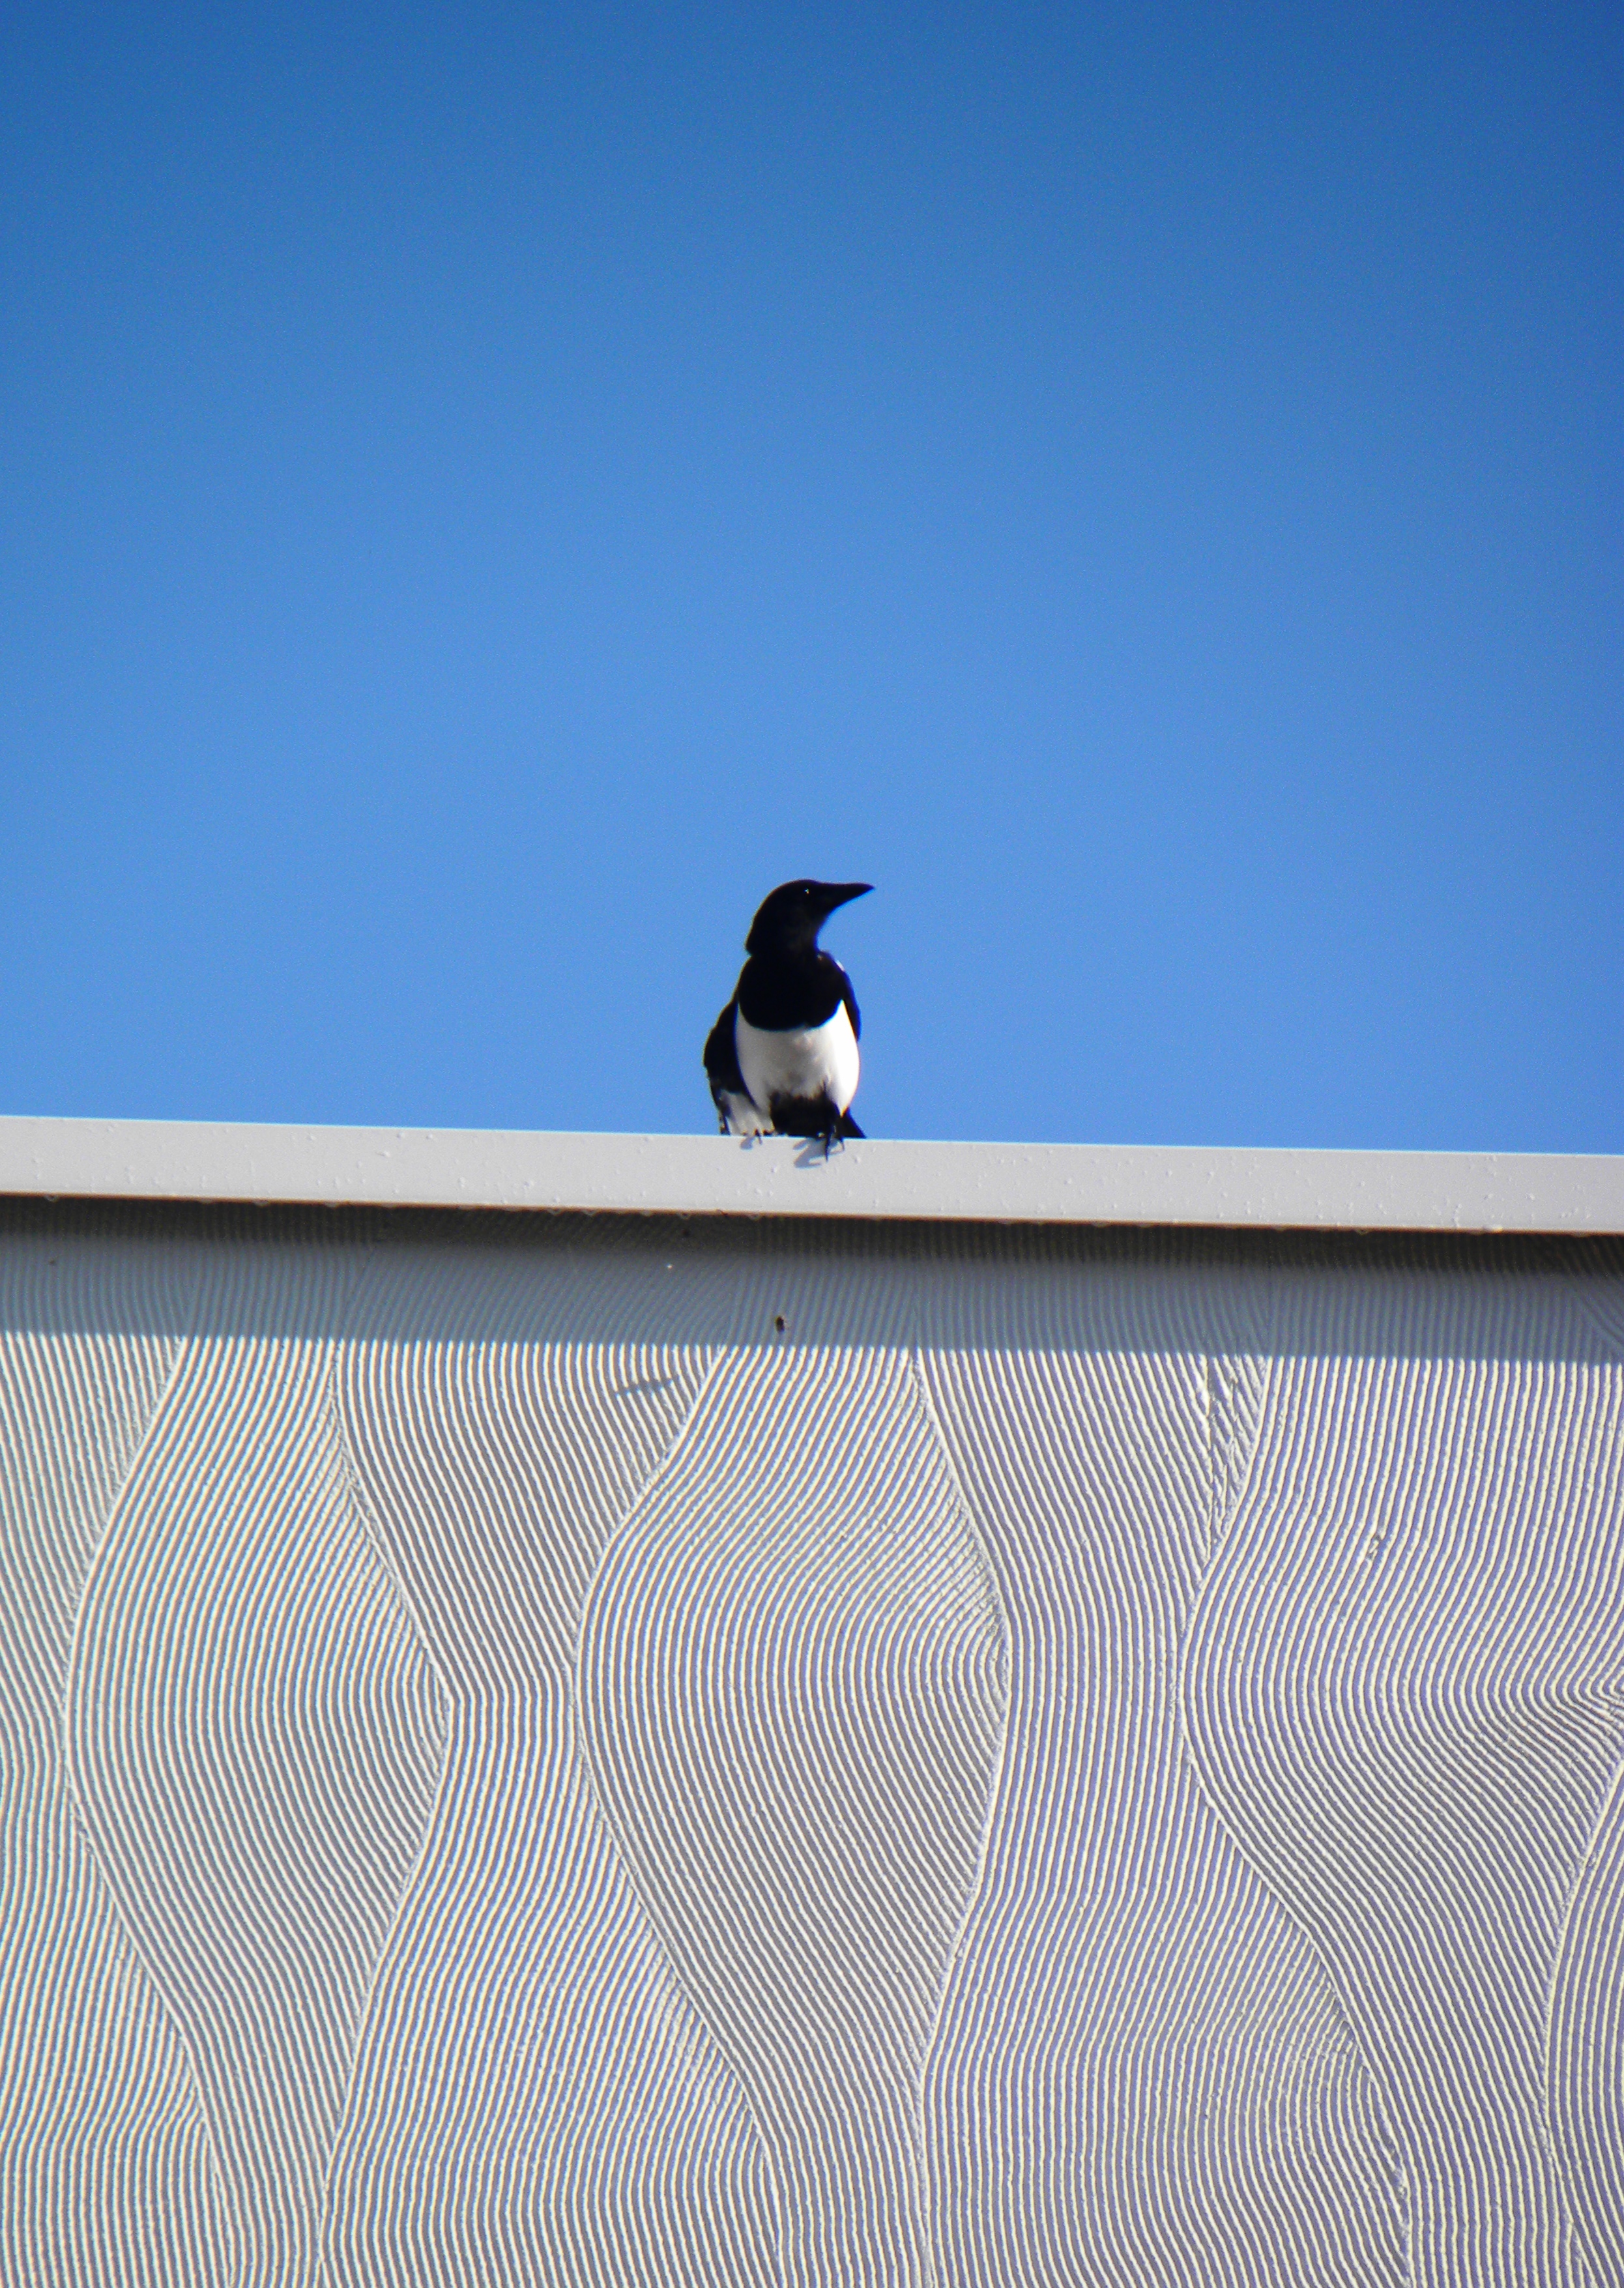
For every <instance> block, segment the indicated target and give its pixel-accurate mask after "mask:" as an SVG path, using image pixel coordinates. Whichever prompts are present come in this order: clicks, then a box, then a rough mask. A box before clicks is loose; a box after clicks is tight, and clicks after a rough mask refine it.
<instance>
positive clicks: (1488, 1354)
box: [0, 1204, 1624, 2288]
mask: <svg viewBox="0 0 1624 2288" xmlns="http://www.w3.org/2000/svg"><path fill="white" fill-rule="evenodd" d="M1621 1494H1624V1253H1621V1252H1620V1250H1619V1249H1618V1248H1617V1247H1616V1246H1612V1245H1610V1244H1608V1243H1564V1244H1561V1245H1558V1244H1556V1243H1540V1242H1535V1241H1520V1242H1509V1241H1508V1242H1501V1243H1496V1242H1492V1241H1480V1242H1473V1243H1456V1242H1446V1241H1432V1242H1420V1241H1416V1242H1402V1241H1385V1242H1377V1241H1358V1240H1355V1239H1352V1238H1348V1239H1345V1240H1340V1241H1338V1240H1323V1241H1306V1240H1292V1241H1288V1240H1286V1239H1283V1238H1273V1239H1271V1238H1270V1237H1268V1236H1267V1235H1238V1236H1235V1237H1232V1238H1230V1239H1228V1240H1224V1241H1219V1240H1216V1239H1213V1238H1210V1237H1203V1236H1201V1235H1186V1236H1184V1237H1182V1238H1174V1237H1170V1236H1166V1235H1162V1236H1158V1235H1154V1234H1143V1235H1131V1234H1119V1235H1115V1236H1109V1235H1092V1234H1089V1233H1087V1232H1076V1231H1073V1232H1071V1233H1046V1232H1044V1231H1042V1230H1031V1231H1027V1232H1025V1233H1008V1232H1005V1233H999V1232H997V1231H988V1230H982V1231H980V1232H973V1231H967V1230H964V1229H962V1228H953V1227H948V1228H942V1229H935V1230H921V1229H918V1228H911V1227H901V1226H875V1227H836V1228H832V1227H828V1226H824V1227H804V1226H799V1225H795V1224H778V1225H776V1226H764V1225H762V1226H752V1225H749V1224H744V1223H735V1224H727V1225H717V1224H705V1223H700V1222H695V1223H690V1224H688V1225H683V1224H681V1223H677V1222H674V1221H658V1220H639V1219H616V1218H611V1219H601V1220H593V1219H585V1218H564V1219H557V1220H549V1219H532V1218H510V1219H502V1218H498V1217H491V1218H482V1217H463V1218H458V1217H453V1216H433V1215H401V1216H394V1217H391V1216H388V1215H384V1214H377V1215H371V1216H366V1215H358V1214H357V1215H352V1214H333V1213H326V1212H321V1211H312V1212H275V1213H268V1214H267V1213H259V1214H256V1213H254V1212H250V1211H240V1212H238V1211H223V1210H222V1211H196V1212H187V1211H181V1210H173V1211H171V1210H162V1209H137V1208H127V1209H120V1208H118V1207H115V1206H108V1207H106V1208H100V1209H96V1208H68V1207H63V1208H58V1209H51V1208H48V1207H45V1206H44V1205H43V1204H41V1205H38V1206H28V1205H12V1206H11V1207H9V1208H7V1209H6V1210H5V1211H4V1230H3V1232H0V1503H3V1505H4V1540H3V1545H0V1546H3V1555H4V1568H5V1594H4V1602H3V1605H0V1629H3V1631H4V1648H3V1653H0V1731H3V1736H4V1759H5V1768H4V1779H5V1785H4V1815H5V1833H4V1852H5V1859H4V1893H3V1895H0V1913H3V1914H4V1965H5V1971H6V1976H5V1983H4V2054H3V2055H0V2083H3V2087H0V2276H4V2280H6V2281H7V2282H13V2281H14V2282H18V2283H22V2282H28V2283H35V2282H40V2283H45V2282H51V2283H55V2282H61V2283H64V2284H69V2283H70V2284H73V2288H81V2284H87V2288H88V2284H100V2283H108V2284H112V2283H115V2282H116V2283H119V2284H137V2283H159V2282H163V2283H171V2282H173V2283H198V2284H204V2283H207V2284H211V2288H212V2284H217V2283H218V2284H233V2288H238V2284H242V2288H247V2284H254V2288H259V2284H266V2288H270V2284H276V2288H284V2284H297V2283H306V2282H310V2283H314V2282H318V2281H319V2282H322V2283H323V2284H330V2288H340V2284H343V2288H352V2284H353V2288H361V2284H363V2283H367V2284H374V2283H375V2284H379V2288H382V2284H386V2283H387V2284H391V2288H395V2284H400V2283H406V2282H409V2283H412V2284H418V2283H423V2284H431V2288H432V2284H439V2283H447V2284H451V2283H456V2284H465V2283H466V2284H475V2283H477V2284H493V2288H506V2284H519V2283H526V2284H529V2283H559V2284H564V2283H569V2284H577V2283H594V2284H604V2288H609V2284H621V2283H627V2284H638V2283H657V2282H659V2283H664V2282H670V2283H694V2284H699V2283H705V2284H712V2283H713V2284H717V2288H768V2284H775V2288H802V2284H807V2288H810V2284H814V2283H816V2284H820V2288H823V2284H827V2288H848V2284H871V2283H872V2284H874V2288H881V2284H883V2288H972V2284H985V2288H1049V2284H1055V2288H1059V2284H1066V2288H1072V2284H1076V2288H1095V2284H1098V2288H1160V2284H1167V2288H1175V2284H1176V2288H1185V2284H1189V2288H1216V2284H1223V2288H1229V2284H1252V2283H1258V2284H1262V2283H1280V2284H1288V2283H1289V2284H1318V2283H1325V2284H1330V2283H1345V2284H1349V2288H1383V2284H1388V2283H1391V2284H1394V2288H1397V2284H1400V2283H1414V2284H1428V2288H1433V2284H1437V2288H1443V2284H1460V2288H1488V2284H1496V2288H1497V2284H1502V2283H1503V2284H1508V2288H1509V2284H1512V2283H1528V2284H1540V2288H1547V2284H1548V2288H1567V2284H1573V2288H1580V2284H1586V2288H1603V2284H1606V2283H1610V2282H1615V2281H1619V2280H1620V2279H1624V1690H1621V1686H1624V1533H1621V1531H1620V1526H1621V1524H1624V1514H1621Z"/></svg>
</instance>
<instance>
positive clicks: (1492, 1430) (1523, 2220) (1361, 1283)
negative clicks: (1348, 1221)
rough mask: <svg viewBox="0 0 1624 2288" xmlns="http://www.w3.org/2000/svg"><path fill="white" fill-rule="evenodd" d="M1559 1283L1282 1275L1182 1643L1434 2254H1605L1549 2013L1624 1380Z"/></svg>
mask: <svg viewBox="0 0 1624 2288" xmlns="http://www.w3.org/2000/svg"><path fill="white" fill-rule="evenodd" d="M1546 1284H1547V1285H1549V1284H1550V1283H1546ZM1533 1286H1534V1283H1533V1282H1532V1281H1530V1280H1527V1279H1516V1278H1504V1277H1502V1278H1498V1279H1496V1278H1488V1277H1477V1278H1473V1277H1470V1276H1456V1277H1454V1278H1452V1279H1441V1278H1439V1277H1437V1276H1436V1275H1433V1276H1429V1275H1426V1273H1425V1272H1424V1271H1418V1270H1399V1269H1395V1270H1391V1271H1389V1272H1387V1273H1385V1274H1373V1273H1371V1272H1364V1273H1361V1274H1356V1275H1349V1274H1346V1273H1344V1274H1341V1275H1337V1274H1333V1273H1329V1272H1322V1273H1319V1274H1318V1275H1313V1276H1307V1275H1293V1276H1284V1277H1282V1279H1281V1281H1280V1293H1279V1314H1280V1335H1281V1343H1280V1348H1281V1351H1282V1353H1283V1355H1282V1356H1280V1357H1279V1358H1278V1360H1277V1362H1276V1365H1275V1367H1274V1370H1273V1372H1272V1375H1271V1378H1270V1389H1269V1393H1268V1396H1267V1400H1266V1402H1265V1407H1264V1415H1263V1422H1262V1435H1261V1440H1260V1447H1259V1452H1258V1455H1257V1458H1256V1460H1255V1462H1254V1467H1253V1471H1252V1474H1251V1478H1250V1482H1249V1486H1248V1490H1247V1494H1246V1500H1245V1502H1244V1503H1243V1505H1242V1509H1241V1513H1240V1514H1239V1515H1238V1518H1237V1519H1236V1521H1235V1523H1234V1525H1233V1527H1232V1528H1231V1529H1230V1534H1229V1536H1228V1537H1227V1538H1226V1540H1225V1543H1224V1545H1223V1548H1222V1552H1221V1553H1220V1555H1219V1558H1218V1560H1217V1562H1216V1564H1215V1566H1214V1572H1213V1575H1212V1577H1211V1578H1210V1580H1209V1582H1208V1584H1207V1585H1206V1591H1205V1593H1204V1595H1203V1599H1202V1603H1201V1608H1200V1610H1199V1611H1198V1614H1197V1616H1196V1618H1195V1621H1194V1625H1193V1628H1192V1633H1191V1643H1190V1656H1189V1660H1188V1664H1187V1667H1186V1672H1185V1678H1186V1690H1185V1715H1186V1720H1187V1723H1188V1727H1189V1735H1190V1742H1191V1745H1192V1748H1193V1750H1194V1753H1195V1757H1196V1760H1197V1764H1198V1768H1199V1770H1200V1773H1201V1776H1202V1780H1203V1783H1204V1784H1205V1785H1206V1789H1207V1790H1208V1791H1209V1792H1210V1793H1211V1795H1212V1797H1213V1799H1214V1801H1215V1802H1216V1803H1217V1804H1218V1805H1219V1806H1220V1807H1221V1808H1222V1813H1223V1815H1224V1818H1225V1820H1226V1822H1227V1823H1228V1824H1229V1825H1230V1829H1231V1831H1233V1832H1234V1833H1235V1834H1236V1836H1237V1837H1238V1839H1239V1840H1240V1842H1241V1844H1242V1847H1244V1848H1245V1849H1246V1851H1247V1852H1248V1854H1249V1855H1250V1856H1251V1857H1252V1858H1253V1859H1254V1862H1255V1863H1256V1864H1257V1865H1258V1866H1259V1867H1260V1868H1261V1869H1262V1871H1263V1872H1264V1874H1265V1875H1266V1876H1267V1877H1268V1879H1270V1882H1271V1883H1272V1884H1273V1886H1274V1887H1275V1888H1276V1890H1277V1891H1278V1895H1280V1896H1281V1898H1282V1899H1284V1900H1285V1901H1286V1903H1287V1904H1288V1906H1289V1907H1290V1908H1291V1910H1292V1911H1293V1913H1294V1915H1295V1917H1296V1918H1297V1919H1299V1921H1300V1922H1301V1923H1302V1926H1303V1927H1304V1928H1305V1929H1306V1930H1307V1931H1308V1932H1309V1933H1310V1936H1311V1938H1312V1940H1313V1942H1314V1944H1315V1946H1316V1949H1317V1950H1318V1953H1319V1954H1320V1956H1321V1958H1323V1959H1324V1961H1325V1963H1326V1965H1327V1966H1328V1967H1329V1969H1330V1971H1331V1974H1332V1976H1333V1979H1334V1981H1335V1983H1336V1988H1337V1991H1338V1993H1339V1995H1340V1997H1341V2000H1342V2003H1343V2006H1344V2007H1345V2008H1346V2010H1347V2012H1348V2015H1349V2021H1350V2022H1351V2023H1352V2026H1353V2028H1354V2030H1355V2034H1356V2037H1357V2040H1358V2042H1359V2045H1360V2048H1361V2051H1362V2053H1363V2054H1364V2055H1365V2057H1366V2058H1368V2059H1369V2060H1370V2061H1371V2062H1372V2066H1373V2071H1374V2072H1375V2074H1376V2076H1377V2077H1378V2080H1379V2083H1380V2085H1381V2093H1382V2098H1383V2101H1384V2105H1385V2108H1386V2110H1387V2113H1388V2116H1389V2118H1390V2120H1391V2122H1392V2124H1393V2131H1394V2135H1395V2137H1396V2140H1397V2145H1398V2148H1399V2151H1400V2154H1401V2157H1402V2162H1403V2167H1404V2173H1405V2183H1406V2186H1407V2189H1408V2197H1409V2212H1410V2214H1409V2232H1410V2262H1411V2275H1412V2277H1413V2279H1414V2280H1415V2281H1417V2282H1418V2283H1432V2282H1435V2281H1437V2282H1443V2281H1450V2282H1453V2281H1472V2282H1482V2283H1500V2282H1505V2283H1510V2282H1513V2281H1515V2282H1517V2283H1540V2284H1545V2283H1550V2284H1557V2283H1563V2284H1565V2283H1568V2282H1571V2281H1574V2280H1577V2279H1578V2278H1579V2277H1580V2274H1579V2272H1578V2270H1577V2268H1576V2267H1575V2264H1574V2261H1573V2258H1572V2236H1571V2233H1570V2229H1569V2227H1570V2215H1569V2211H1568V2206H1567V2203H1566V2200H1565V2198H1564V2188H1563V2185H1562V2182H1561V2177H1560V2173H1559V2171H1558V2168H1557V2166H1556V2161H1555V2159H1554V2157H1553V2153H1552V2149H1551V2144H1550V2141H1549V2139H1548V2136H1547V2134H1546V2133H1545V2122H1544V2097H1545V2092H1544V2079H1545V2064H1546V2052H1547V2047H1548V2039H1549V2034H1548V2023H1547V2017H1548V1996H1549V1992H1550V1987H1551V1980H1552V1975H1553V1969H1554V1966H1555V1964H1556V1954H1557V1949H1558V1945H1559V1942H1560V1939H1561V1934H1562V1930H1563V1926H1564V1918H1565V1914H1566V1910H1567V1905H1568V1902H1569V1899H1570V1897H1571V1895H1572V1891H1573V1888H1574V1885H1575V1881H1576V1878H1577V1876H1578V1873H1579V1870H1580V1865H1581V1863H1582V1861H1583V1857H1584V1855H1585V1852H1586V1849H1587V1846H1588V1840H1589V1838H1590V1836H1591V1833H1592V1831H1593V1829H1594V1826H1595V1823H1596V1815H1597V1813H1598V1811H1599V1809H1600V1808H1601V1806H1602V1804H1603V1802H1604V1799H1605V1796H1606V1793H1607V1790H1608V1786H1609V1784H1610V1781H1611V1779H1612V1773H1613V1770H1614V1768H1615V1766H1616V1763H1617V1760H1618V1757H1619V1752H1620V1708H1619V1702H1618V1695H1617V1688H1616V1679H1617V1673H1618V1667H1619V1655H1620V1626H1621V1624H1624V1537H1620V1533H1619V1521H1620V1460H1621V1458H1624V1445H1621V1442H1620V1395H1621V1393H1620V1381H1619V1378H1618V1377H1617V1375H1616V1374H1608V1373H1606V1372H1598V1371H1597V1370H1596V1367H1595V1366H1594V1365H1593V1364H1590V1363H1588V1362H1586V1360H1585V1358H1584V1356H1583V1353H1584V1350H1585V1348H1586V1338H1585V1334H1584V1331H1583V1330H1582V1329H1581V1328H1580V1325H1579V1324H1578V1323H1577V1322H1576V1321H1575V1322H1574V1323H1572V1325H1571V1326H1570V1327H1569V1328H1567V1329H1565V1330H1564V1329H1562V1328H1561V1327H1560V1326H1557V1327H1556V1328H1555V1329H1554V1330H1553V1327H1552V1324H1551V1319H1550V1316H1549V1315H1550V1314H1552V1313H1555V1314H1556V1315H1558V1316H1559V1315H1560V1311H1561V1308H1562V1305H1561V1299H1559V1298H1558V1299H1555V1300H1554V1301H1550V1302H1548V1305H1547V1315H1546V1319H1545V1323H1544V1325H1543V1326H1541V1325H1540V1323H1539V1321H1538V1320H1532V1321H1531V1315H1530V1310H1529V1305H1530V1302H1531V1300H1532V1291H1533ZM1553 1331H1555V1332H1556V1334H1557V1335H1558V1336H1565V1345H1564V1347H1565V1350H1566V1354H1567V1355H1561V1353H1560V1349H1558V1348H1556V1347H1552V1346H1551V1345H1550V1336H1551V1334H1552V1332H1553ZM1542 1337H1543V1338H1544V1342H1545V1346H1546V1347H1545V1348H1544V1351H1543V1355H1542V1351H1541V1338H1542Z"/></svg>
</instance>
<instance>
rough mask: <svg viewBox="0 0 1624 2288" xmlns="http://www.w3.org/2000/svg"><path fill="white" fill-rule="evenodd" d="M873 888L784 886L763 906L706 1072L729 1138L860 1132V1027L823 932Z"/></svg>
mask: <svg viewBox="0 0 1624 2288" xmlns="http://www.w3.org/2000/svg"><path fill="white" fill-rule="evenodd" d="M872 887H873V884H872V882H784V883H783V884H782V885H781V886H779V887H778V888H777V889H776V890H775V891H774V892H773V894H772V895H771V896H770V897H768V898H766V899H764V900H763V901H762V903H761V905H760V909H759V910H758V912H757V914H756V918H755V919H754V921H752V923H751V925H750V935H749V936H748V937H747V938H746V939H745V940H744V950H745V952H746V953H747V954H748V955H749V957H750V958H749V960H748V961H746V962H745V964H744V968H743V969H742V970H741V971H740V972H739V981H738V983H737V985H736V987H735V989H734V993H733V998H732V1000H731V1001H729V1002H728V1005H727V1007H726V1008H725V1009H724V1010H723V1011H722V1013H721V1014H720V1017H719V1018H718V1019H717V1020H716V1022H715V1023H714V1025H712V1028H711V1037H710V1038H709V1040H708V1041H706V1043H705V1072H706V1074H707V1075H708V1076H709V1078H710V1083H711V1094H712V1096H713V1097H714V1098H715V1100H716V1110H717V1113H718V1116H719V1117H720V1122H721V1132H722V1134H723V1135H724V1136H821V1137H822V1138H823V1140H824V1154H825V1156H827V1154H828V1151H829V1148H830V1146H831V1145H832V1144H833V1143H834V1142H835V1141H836V1140H838V1139H840V1138H844V1137H847V1136H861V1135H862V1133H863V1131H862V1130H861V1129H860V1128H859V1127H858V1125H857V1124H856V1121H855V1120H854V1119H853V1118H852V1117H851V1115H850V1113H849V1111H848V1106H849V1104H850V1103H851V1100H852V1099H853V1097H854V1096H856V1092H857V1074H858V1070H859V1069H860V1066H861V1059H860V1058H859V1056H858V1054H857V1041H858V1037H859V1036H860V1035H861V1033H862V1030H863V1020H862V1018H861V1016H859V1014H858V1013H857V997H856V994H855V993H854V992H853V991H852V989H851V980H850V978H849V977H848V975H847V974H846V972H845V971H844V970H843V969H842V968H841V966H840V963H839V962H838V961H837V960H836V959H835V958H834V956H833V955H832V954H829V953H825V952H824V949H823V948H822V946H820V945H819V943H818V941H817V933H818V932H819V930H821V929H822V927H823V926H824V923H825V922H826V921H827V920H828V918H829V917H830V915H831V914H832V913H833V911H834V910H835V908H836V907H837V906H844V905H848V904H849V902H851V900H852V899H853V898H861V897H865V896H866V895H867V894H868V893H869V891H870V890H871V889H872Z"/></svg>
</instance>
